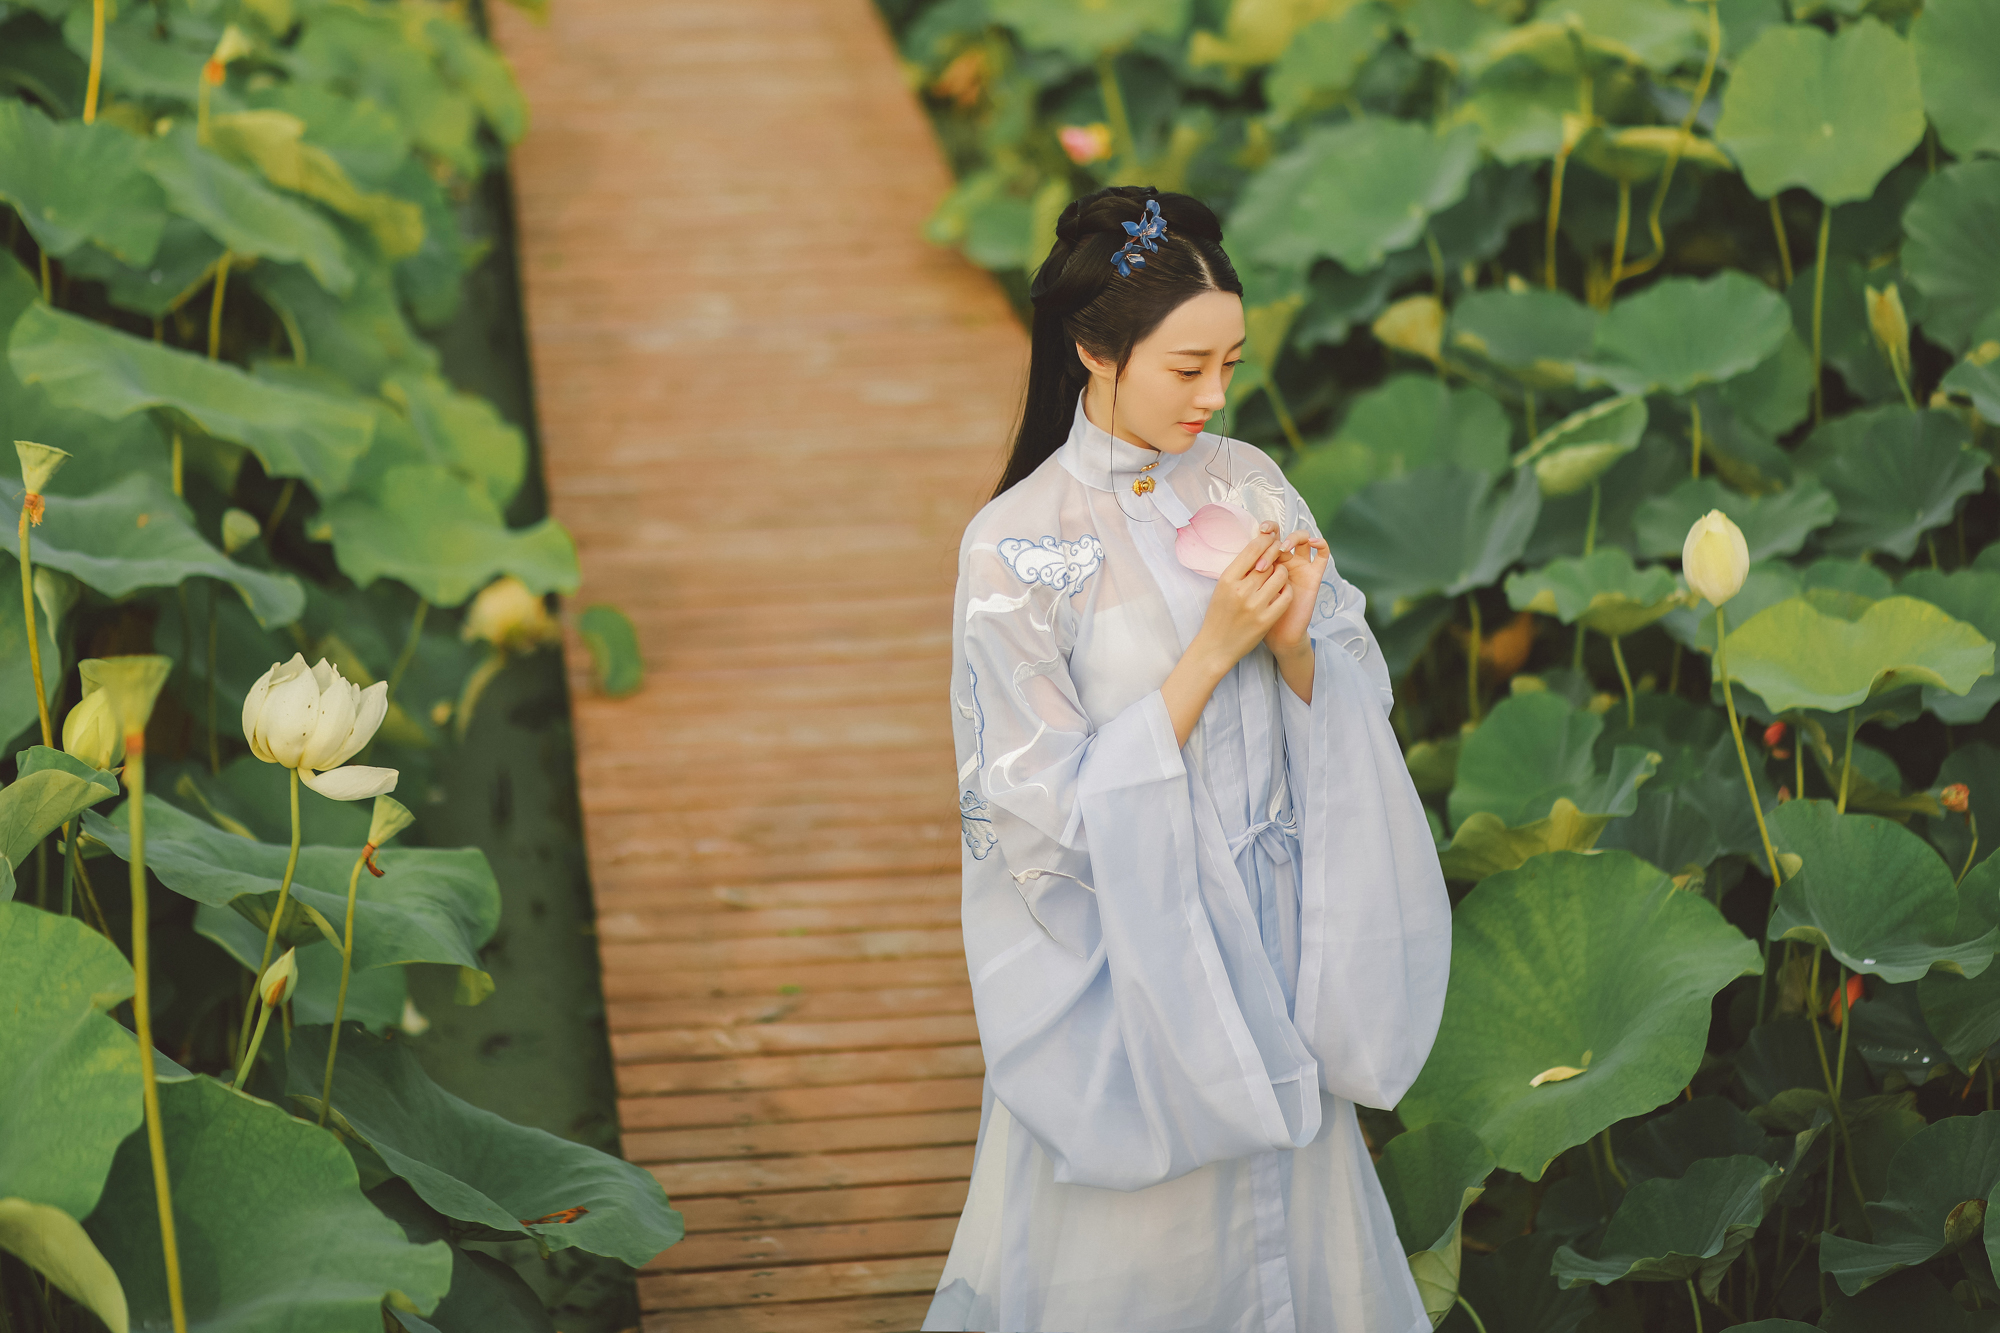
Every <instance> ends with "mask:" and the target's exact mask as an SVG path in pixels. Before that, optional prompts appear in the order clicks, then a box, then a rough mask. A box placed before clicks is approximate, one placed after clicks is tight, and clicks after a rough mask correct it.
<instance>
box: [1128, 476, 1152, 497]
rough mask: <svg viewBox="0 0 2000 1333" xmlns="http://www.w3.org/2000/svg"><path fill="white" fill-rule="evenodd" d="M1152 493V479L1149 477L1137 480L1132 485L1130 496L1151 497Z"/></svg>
mask: <svg viewBox="0 0 2000 1333" xmlns="http://www.w3.org/2000/svg"><path fill="white" fill-rule="evenodd" d="M1152 493H1153V479H1152V478H1151V477H1140V478H1139V479H1138V480H1136V481H1134V482H1133V483H1132V494H1134V495H1151V494H1152Z"/></svg>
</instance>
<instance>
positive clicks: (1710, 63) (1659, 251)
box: [1613, 0, 1722, 285]
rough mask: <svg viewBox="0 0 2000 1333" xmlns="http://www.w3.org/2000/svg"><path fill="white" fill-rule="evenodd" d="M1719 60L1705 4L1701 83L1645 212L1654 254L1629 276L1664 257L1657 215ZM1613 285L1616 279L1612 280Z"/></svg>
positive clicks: (1716, 30) (1716, 23)
mask: <svg viewBox="0 0 2000 1333" xmlns="http://www.w3.org/2000/svg"><path fill="white" fill-rule="evenodd" d="M1721 58H1722V18H1721V15H1719V14H1718V13H1717V12H1716V0H1708V58H1707V60H1706V61H1705V62H1704V63H1703V64H1702V67H1701V79H1700V81H1699V82H1697V83H1696V84H1695V87H1694V96H1693V98H1691V99H1690V100H1689V101H1688V112H1687V115H1685V116H1683V117H1682V118H1681V132H1680V133H1679V134H1678V135H1676V136H1674V142H1673V146H1672V147H1671V148H1669V149H1667V165H1666V166H1665V167H1663V168H1661V170H1660V183H1659V185H1657V186H1656V187H1654V189H1653V205H1652V207H1651V208H1649V209H1647V210H1646V230H1647V232H1648V233H1649V234H1650V235H1651V236H1652V238H1653V253H1652V254H1650V255H1648V256H1646V258H1645V260H1644V262H1642V263H1640V264H1637V265H1634V266H1633V268H1632V272H1631V274H1630V275H1628V276H1635V277H1636V276H1637V275H1638V274H1641V273H1644V272H1646V271H1647V270H1648V269H1650V268H1652V267H1654V266H1655V265H1657V264H1659V263H1660V262H1661V261H1662V260H1664V259H1665V258H1666V257H1667V236H1666V232H1665V231H1664V230H1662V229H1661V227H1660V215H1661V213H1662V212H1664V211H1665V209H1666V206H1667V191H1668V190H1669V189H1670V188H1671V187H1672V186H1673V183H1674V168H1675V167H1678V166H1679V165H1680V162H1681V147H1682V145H1684V144H1686V143H1687V141H1688V138H1689V136H1691V135H1692V134H1693V133H1694V122H1695V120H1696V118H1697V117H1699V116H1700V114H1701V104H1702V103H1703V102H1706V101H1707V100H1708V88H1709V85H1710V84H1711V83H1713V82H1714V81H1715V66H1716V64H1717V62H1718V61H1719V60H1721ZM1613 282H1614V285H1615V283H1616V275H1614V278H1613Z"/></svg>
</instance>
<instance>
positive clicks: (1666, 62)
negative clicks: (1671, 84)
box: [1535, 0, 1708, 74]
mask: <svg viewBox="0 0 2000 1333" xmlns="http://www.w3.org/2000/svg"><path fill="white" fill-rule="evenodd" d="M1535 21H1536V23H1538V24H1543V23H1546V24H1559V25H1562V26H1563V27H1566V28H1573V29H1575V30H1576V31H1577V33H1578V35H1579V36H1580V37H1581V38H1582V40H1583V42H1584V45H1585V46H1586V47H1588V48H1590V49H1591V50H1593V51H1597V52H1601V53H1603V54H1605V55H1609V56H1612V57H1614V58H1616V59H1619V60H1624V61H1629V62H1630V63H1632V64H1635V65H1645V66H1648V67H1650V68H1652V69H1655V70H1658V71H1660V72H1661V73H1663V74H1664V73H1667V72H1669V71H1671V70H1672V69H1673V68H1674V66H1676V65H1678V64H1681V63H1682V62H1684V61H1688V60H1695V61H1699V60H1700V59H1701V53H1702V51H1703V49H1704V48H1705V46H1706V44H1707V40H1708V39H1707V36H1706V34H1707V31H1708V24H1707V21H1706V18H1705V16H1704V15H1703V14H1702V13H1701V12H1700V11H1699V10H1696V9H1692V8H1690V7H1689V6H1687V5H1680V4H1675V3H1673V0H1554V3H1552V4H1545V5H1543V6H1542V7H1541V8H1540V9H1538V10H1536V11H1535Z"/></svg>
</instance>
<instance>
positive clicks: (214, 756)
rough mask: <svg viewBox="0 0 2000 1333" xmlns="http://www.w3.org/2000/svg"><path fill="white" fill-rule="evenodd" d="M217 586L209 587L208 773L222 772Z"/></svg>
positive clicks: (211, 585) (210, 585)
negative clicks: (217, 699) (217, 696)
mask: <svg viewBox="0 0 2000 1333" xmlns="http://www.w3.org/2000/svg"><path fill="white" fill-rule="evenodd" d="M215 734H216V733H215V585H214V584H213V583H211V584H209V585H208V771H209V772H210V773H211V774H216V773H220V772H221V771H222V747H221V745H220V744H219V743H218V742H217V741H216V738H215Z"/></svg>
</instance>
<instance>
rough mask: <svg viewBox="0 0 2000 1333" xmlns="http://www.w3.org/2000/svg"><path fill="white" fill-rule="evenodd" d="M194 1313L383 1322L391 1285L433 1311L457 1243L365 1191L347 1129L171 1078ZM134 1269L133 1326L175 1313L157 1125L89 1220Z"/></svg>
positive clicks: (317, 1327) (307, 1326)
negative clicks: (415, 1235)
mask: <svg viewBox="0 0 2000 1333" xmlns="http://www.w3.org/2000/svg"><path fill="white" fill-rule="evenodd" d="M160 1126H161V1130H162V1132H163V1134H164V1136H165V1139H166V1147H167V1174H168V1178H169V1179H171V1180H172V1181H173V1186H174V1230H175V1233H176V1240H177V1241H178V1243H179V1248H180V1268H181V1278H182V1281H183V1282H184V1283H185V1287H184V1293H185V1300H186V1303H187V1315H188V1326H189V1327H190V1328H200V1329H204V1330H209V1331H210V1333H264V1331H265V1330H268V1329H269V1328H270V1327H271V1316H272V1311H274V1310H282V1311H284V1326H285V1327H286V1328H287V1329H289V1330H293V1331H294V1333H356V1331H357V1330H364V1329H373V1328H377V1327H380V1320H381V1305H382V1302H383V1301H384V1300H385V1299H387V1298H390V1297H391V1296H395V1297H399V1298H401V1300H402V1301H403V1302H407V1303H408V1304H410V1305H412V1306H414V1307H415V1308H416V1309H418V1310H428V1309H430V1308H431V1307H432V1306H434V1305H436V1304H437V1303H438V1301H439V1299H440V1298H442V1297H443V1295H444V1293H445V1290H446V1288H447V1287H448V1286H449V1285H450V1282H451V1251H450V1250H449V1249H448V1248H447V1247H446V1246H444V1245H441V1244H432V1245H412V1244H410V1243H409V1242H408V1241H406V1240H405V1239H404V1238H403V1233H402V1230H401V1228H399V1227H398V1226H397V1225H396V1224H395V1223H394V1222H392V1221H390V1220H389V1219H388V1218H386V1217H384V1216H383V1215H382V1214H381V1213H379V1212H377V1211H376V1209H375V1207H374V1205H372V1204H370V1203H369V1202H368V1200H367V1199H366V1198H365V1197H363V1195H362V1193H361V1181H360V1177H359V1176H358V1175H357V1174H356V1171H355V1166H354V1159H353V1158H352V1157H350V1156H348V1154H347V1150H346V1149H345V1148H343V1147H341V1146H340V1141H339V1140H338V1139H336V1138H335V1137H333V1136H332V1135H330V1134H328V1133H326V1132H325V1131H323V1130H320V1129H318V1128H316V1127H315V1126H313V1125H312V1124H310V1123H308V1122H306V1121H302V1120H294V1119H293V1118H292V1117H291V1116H289V1115H287V1114H286V1113H285V1112H283V1111H281V1110H279V1109H278V1108H277V1107H275V1106H273V1105H271V1104H270V1103H269V1102H262V1101H258V1100H257V1099H256V1098H254V1097H250V1096H246V1095H244V1094H243V1093H239V1092H231V1091H230V1090H229V1089H228V1088H226V1087H224V1086H223V1085H222V1084H220V1083H217V1082H216V1081H214V1080H213V1079H208V1078H192V1079H188V1080H186V1081H184V1082H177V1083H163V1084H161V1085H160ZM85 1226H86V1227H88V1229H89V1231H90V1234H91V1238H92V1239H93V1240H95V1241H96V1242H97V1246H98V1248H99V1249H100V1250H102V1251H103V1252H104V1255H105V1257H106V1258H107V1259H109V1260H110V1261H111V1266H112V1267H113V1268H115V1269H116V1270H117V1271H118V1275H119V1276H120V1277H121V1278H122V1279H124V1283H125V1294H126V1296H127V1298H128V1299H129V1300H130V1301H131V1303H132V1323H133V1327H135V1328H140V1329H160V1328H167V1327H169V1326H170V1321H169V1317H168V1310H167V1278H166V1269H165V1266H164V1265H163V1263H162V1261H161V1257H160V1214H159V1209H158V1207H157V1205H156V1202H155V1200H154V1195H153V1167H152V1162H151V1159H150V1158H149V1157H148V1155H147V1148H146V1136H145V1135H143V1134H134V1135H132V1136H131V1137H129V1138H127V1139H126V1140H125V1143H124V1145H123V1146H122V1147H121V1148H120V1149H119V1151H118V1158H117V1162H116V1164H115V1165H114V1166H113V1167H112V1170H111V1179H110V1181H109V1182H108V1183H107V1184H106V1185H105V1187H104V1199H103V1202H102V1203H100V1204H99V1205H98V1208H97V1211H96V1212H94V1213H92V1214H91V1215H90V1217H89V1218H88V1219H87V1220H86V1222H85Z"/></svg>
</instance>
